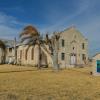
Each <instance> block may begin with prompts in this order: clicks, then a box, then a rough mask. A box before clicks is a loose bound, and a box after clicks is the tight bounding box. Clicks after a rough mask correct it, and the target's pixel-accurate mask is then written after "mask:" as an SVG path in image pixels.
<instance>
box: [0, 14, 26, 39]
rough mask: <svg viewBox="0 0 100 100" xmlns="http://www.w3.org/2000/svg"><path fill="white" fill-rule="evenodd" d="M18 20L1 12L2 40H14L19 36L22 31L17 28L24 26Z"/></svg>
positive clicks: (0, 33) (0, 32)
mask: <svg viewBox="0 0 100 100" xmlns="http://www.w3.org/2000/svg"><path fill="white" fill-rule="evenodd" d="M24 25H25V23H22V22H19V21H18V20H17V18H15V17H13V16H10V15H7V14H5V13H3V12H0V38H6V39H8V38H9V39H13V38H14V37H16V36H18V35H19V32H20V29H19V28H17V26H24Z"/></svg>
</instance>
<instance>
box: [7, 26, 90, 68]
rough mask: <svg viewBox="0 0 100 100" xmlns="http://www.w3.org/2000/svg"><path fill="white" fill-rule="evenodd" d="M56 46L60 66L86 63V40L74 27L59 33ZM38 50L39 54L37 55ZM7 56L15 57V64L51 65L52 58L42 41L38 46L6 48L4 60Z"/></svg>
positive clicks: (21, 45) (22, 45) (65, 66)
mask: <svg viewBox="0 0 100 100" xmlns="http://www.w3.org/2000/svg"><path fill="white" fill-rule="evenodd" d="M57 35H59V36H60V38H59V41H58V42H59V46H58V50H57V51H58V64H59V67H60V68H67V67H74V66H78V65H79V66H80V65H85V64H87V61H88V40H87V39H86V38H85V37H84V36H83V35H82V34H81V33H80V32H79V31H78V30H77V29H76V28H75V27H70V28H68V29H66V30H64V31H62V32H60V33H57ZM39 50H40V55H39ZM9 57H12V58H13V59H16V62H17V64H21V65H31V66H36V65H37V64H38V63H40V64H41V66H53V59H52V55H51V50H50V47H49V44H46V43H43V44H41V45H40V47H39V46H38V45H37V44H35V45H31V46H29V45H28V44H27V45H24V44H18V45H16V54H15V47H14V45H13V46H12V47H8V48H7V54H6V60H7V61H9Z"/></svg>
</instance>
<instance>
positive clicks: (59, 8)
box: [0, 0, 100, 55]
mask: <svg viewBox="0 0 100 100" xmlns="http://www.w3.org/2000/svg"><path fill="white" fill-rule="evenodd" d="M99 10H100V0H0V38H6V39H13V38H14V37H18V35H19V33H20V32H21V30H22V29H23V27H24V26H26V25H29V24H32V25H35V26H36V27H37V28H38V30H39V31H40V32H41V33H46V32H49V33H50V32H54V31H61V30H64V29H66V28H68V27H70V26H72V25H74V26H76V28H77V29H79V30H80V31H81V32H82V33H83V35H84V36H85V37H87V38H88V40H89V51H90V55H93V54H95V53H96V52H99V51H100V46H99V44H100V39H99V38H100V11H99Z"/></svg>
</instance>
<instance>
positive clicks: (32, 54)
mask: <svg viewBox="0 0 100 100" xmlns="http://www.w3.org/2000/svg"><path fill="white" fill-rule="evenodd" d="M33 59H34V48H32V50H31V60H33Z"/></svg>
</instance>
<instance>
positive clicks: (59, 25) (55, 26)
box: [41, 0, 90, 32]
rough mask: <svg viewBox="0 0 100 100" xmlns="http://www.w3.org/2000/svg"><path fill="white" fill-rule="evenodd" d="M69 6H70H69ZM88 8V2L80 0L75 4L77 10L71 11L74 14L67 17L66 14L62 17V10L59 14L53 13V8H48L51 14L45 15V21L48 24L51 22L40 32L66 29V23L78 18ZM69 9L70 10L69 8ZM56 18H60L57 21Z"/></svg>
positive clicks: (88, 0)
mask: <svg viewBox="0 0 100 100" xmlns="http://www.w3.org/2000/svg"><path fill="white" fill-rule="evenodd" d="M70 6H71V5H70ZM89 6H90V0H87V1H86V0H84V1H83V0H80V2H77V8H76V9H73V11H74V13H72V14H70V15H67V11H68V10H66V13H65V14H63V15H62V12H63V11H62V10H61V11H59V12H54V11H55V10H54V8H52V9H51V8H50V9H51V11H52V12H53V13H50V14H48V15H47V19H48V21H49V22H53V23H52V24H50V25H48V26H47V27H45V28H44V29H41V31H42V32H46V31H59V30H62V29H63V28H65V27H66V25H67V23H68V21H70V20H72V19H74V18H75V17H77V16H79V15H80V14H81V13H83V12H84V11H86V10H87V9H88V8H89ZM69 9H70V8H69ZM56 16H60V17H61V18H60V17H59V19H56Z"/></svg>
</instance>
